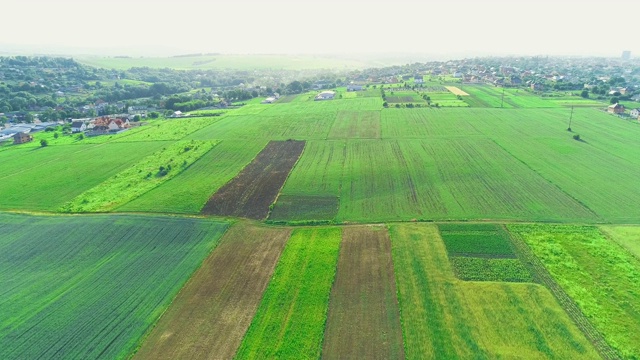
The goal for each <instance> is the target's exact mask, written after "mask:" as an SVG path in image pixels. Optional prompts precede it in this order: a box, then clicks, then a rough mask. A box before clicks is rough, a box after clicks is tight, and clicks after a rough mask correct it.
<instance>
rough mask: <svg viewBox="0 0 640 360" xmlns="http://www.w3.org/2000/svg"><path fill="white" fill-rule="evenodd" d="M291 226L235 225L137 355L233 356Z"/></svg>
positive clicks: (207, 357) (142, 356)
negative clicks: (282, 227) (277, 227)
mask: <svg viewBox="0 0 640 360" xmlns="http://www.w3.org/2000/svg"><path fill="white" fill-rule="evenodd" d="M290 232H291V230H288V229H276V228H263V227H256V226H252V225H246V224H243V223H239V224H236V225H235V226H233V227H232V228H231V229H230V230H229V231H228V232H227V233H226V234H225V235H224V237H223V238H222V240H221V243H220V245H218V247H217V248H216V249H215V251H214V252H213V253H212V254H211V255H210V256H209V257H208V258H207V259H206V260H205V262H204V263H203V265H202V267H201V268H200V269H199V270H198V271H196V273H195V274H194V275H193V277H192V278H191V280H190V281H189V282H188V283H187V284H186V285H185V287H184V288H183V289H182V291H181V292H180V293H179V294H178V296H177V297H176V299H175V300H174V302H173V304H172V305H171V306H170V307H169V309H168V310H167V312H166V313H165V314H164V315H163V316H162V318H161V319H160V321H159V322H158V324H157V326H156V327H155V328H154V329H153V331H152V332H151V333H150V335H149V337H148V338H147V339H146V340H145V342H144V343H143V345H142V348H141V349H140V350H139V351H138V352H137V354H136V355H135V358H137V359H154V360H156V359H230V358H232V357H233V355H234V354H235V352H236V350H237V348H238V346H239V345H240V342H241V341H242V338H243V336H244V334H245V332H246V331H247V328H248V327H249V324H250V323H251V319H253V316H254V314H255V312H256V309H257V307H258V303H259V302H260V299H261V298H262V293H263V292H264V289H265V288H266V286H267V284H268V282H269V279H270V278H271V274H272V273H273V269H274V268H275V265H276V262H277V261H278V259H279V257H280V253H281V252H282V249H283V248H284V244H285V243H286V241H287V239H288V238H289V235H290Z"/></svg>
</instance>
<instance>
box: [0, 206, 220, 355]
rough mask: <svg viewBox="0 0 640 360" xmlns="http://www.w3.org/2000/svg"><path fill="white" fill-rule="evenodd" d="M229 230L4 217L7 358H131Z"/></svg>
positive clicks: (0, 311) (191, 224)
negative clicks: (147, 332) (144, 337)
mask: <svg viewBox="0 0 640 360" xmlns="http://www.w3.org/2000/svg"><path fill="white" fill-rule="evenodd" d="M226 227H227V224H225V223H221V222H215V221H210V220H204V219H178V218H169V217H155V218H154V217H144V216H134V217H131V216H122V215H99V216H90V217H88V216H81V217H78V216H74V217H66V216H62V217H60V216H56V217H50V216H49V217H34V216H24V215H0V229H1V230H0V231H1V232H2V234H3V235H2V236H1V237H0V273H2V274H3V276H2V277H0V288H2V289H3V291H2V294H1V295H0V303H1V304H2V306H0V319H2V320H1V321H0V324H1V326H0V357H1V358H3V359H10V358H14V359H15V358H32V359H33V358H56V357H60V358H98V357H105V358H124V357H126V356H127V355H128V354H130V353H131V352H132V351H133V350H134V349H135V348H136V346H137V345H138V344H139V341H140V338H141V337H142V335H143V334H144V333H145V332H146V331H147V330H148V329H149V328H150V327H151V326H152V325H153V323H154V322H155V321H156V320H157V318H158V317H159V315H160V314H162V312H164V310H165V309H166V308H167V306H168V305H169V303H170V302H171V300H172V299H173V297H174V296H175V294H176V293H177V292H178V290H180V288H181V287H182V285H183V284H184V283H185V282H186V281H187V280H188V278H189V277H190V276H191V274H192V273H193V272H194V271H195V270H196V269H197V268H198V266H199V265H200V263H201V262H202V260H203V259H204V258H205V257H206V256H207V254H208V253H209V252H210V251H211V250H212V249H213V248H214V247H215V245H216V244H217V242H218V239H219V238H220V236H221V235H222V233H223V232H224V231H225V229H226Z"/></svg>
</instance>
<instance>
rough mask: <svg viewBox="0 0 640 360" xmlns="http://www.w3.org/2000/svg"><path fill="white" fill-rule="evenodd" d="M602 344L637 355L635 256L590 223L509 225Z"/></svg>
mask: <svg viewBox="0 0 640 360" xmlns="http://www.w3.org/2000/svg"><path fill="white" fill-rule="evenodd" d="M508 228H509V231H511V232H513V233H515V234H517V236H520V237H521V238H522V239H523V240H524V241H525V242H526V243H527V245H529V247H530V248H531V250H532V251H533V253H534V254H535V255H536V256H537V257H538V258H540V260H541V261H542V263H543V264H544V266H545V267H546V269H547V270H548V271H549V273H551V276H553V278H554V279H555V281H556V282H557V283H558V284H559V285H560V286H561V287H562V288H563V289H564V291H565V292H566V293H567V294H568V295H569V296H571V298H572V299H573V300H574V301H575V302H576V303H577V305H578V307H579V308H580V310H581V311H582V312H583V313H584V314H585V315H586V317H587V318H588V319H589V321H590V322H591V323H592V324H593V326H595V328H596V329H597V330H598V331H599V332H600V333H601V334H602V335H603V336H604V338H605V340H606V341H607V343H608V344H609V345H610V346H611V347H612V348H614V349H615V350H617V351H618V353H619V354H620V355H622V357H623V358H626V359H636V358H638V357H640V348H639V347H638V344H640V303H639V302H638V294H640V259H638V258H637V257H634V256H633V255H632V254H630V253H629V252H628V251H626V250H625V249H624V248H623V247H621V246H620V245H618V244H616V243H615V242H613V241H611V240H609V239H607V238H606V237H605V236H604V235H603V233H602V232H601V231H600V230H599V229H598V228H597V227H595V226H570V225H542V224H536V225H518V224H514V225H509V226H508Z"/></svg>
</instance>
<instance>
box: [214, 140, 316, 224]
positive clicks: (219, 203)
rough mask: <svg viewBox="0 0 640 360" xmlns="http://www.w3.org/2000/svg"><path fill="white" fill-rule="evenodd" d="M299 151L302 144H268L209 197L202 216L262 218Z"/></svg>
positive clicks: (296, 142)
mask: <svg viewBox="0 0 640 360" xmlns="http://www.w3.org/2000/svg"><path fill="white" fill-rule="evenodd" d="M303 149H304V141H281V142H270V143H269V144H267V146H265V148H264V149H262V151H261V152H260V153H259V154H258V156H256V158H255V159H254V160H253V161H252V162H251V163H250V164H249V165H247V166H246V167H245V168H244V169H243V170H242V172H240V174H238V176H236V177H235V178H234V179H233V180H231V181H230V182H228V183H227V184H226V185H224V186H223V187H222V188H220V189H219V190H218V191H217V192H216V193H215V194H213V196H211V198H210V199H209V201H208V202H207V203H206V204H205V206H204V208H203V209H202V212H203V213H205V214H210V215H222V216H241V217H247V218H253V219H264V218H266V217H267V215H268V213H269V207H270V205H271V204H272V203H273V202H274V201H275V199H276V197H277V196H278V193H279V192H280V189H281V188H282V185H283V184H284V182H285V180H286V178H287V176H288V175H289V171H291V168H292V167H293V165H294V164H295V162H296V161H298V157H299V156H300V153H302V150H303Z"/></svg>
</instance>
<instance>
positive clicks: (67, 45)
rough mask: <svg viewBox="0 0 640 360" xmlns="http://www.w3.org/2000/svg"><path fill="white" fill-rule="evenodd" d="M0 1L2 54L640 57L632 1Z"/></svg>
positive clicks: (636, 6)
mask: <svg viewBox="0 0 640 360" xmlns="http://www.w3.org/2000/svg"><path fill="white" fill-rule="evenodd" d="M2 3H3V5H2V8H3V13H4V14H5V16H3V17H2V21H1V24H2V28H3V30H2V31H1V32H0V51H1V50H2V46H3V45H5V50H6V49H11V48H12V47H15V46H16V45H17V46H30V47H32V46H33V45H37V46H38V49H41V51H43V52H54V51H55V49H61V51H62V50H64V51H71V50H74V52H78V51H81V50H83V49H85V50H86V51H87V52H92V53H96V52H103V53H105V54H107V55H114V54H122V55H127V54H130V55H136V56H137V55H143V54H149V55H150V54H151V53H155V54H159V53H165V54H180V53H192V52H198V53H200V52H221V53H273V54H275V53H319V54H324V53H363V52H366V53H385V52H403V53H431V54H477V55H487V54H496V55H504V54H524V55H540V54H551V55H604V56H619V55H620V53H621V52H622V50H631V51H632V55H635V56H640V33H639V32H638V27H637V21H636V20H635V18H636V16H637V14H638V13H639V12H640V1H633V0H626V1H623V0H607V1H602V0H598V1H593V0H583V1H577V0H555V1H552V0H535V1H534V0H512V1H511V0H501V1H500V0H490V1H483V0H478V1H472V0H457V1H456V0H453V1H416V0H386V1H380V0H370V1H360V0H345V1H338V0H313V1H310V0H295V1H294V0H288V1H285V0H272V1H256V0H234V1H215V0H214V1H202V0H201V1H198V0H180V1H177V0H173V1H167V0H156V1H150V0H128V1H124V0H84V1H80V0H75V1H72V0H62V1H44V0H3V2H2ZM9 10H10V11H9ZM9 14H10V15H9ZM6 45H9V46H6Z"/></svg>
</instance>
